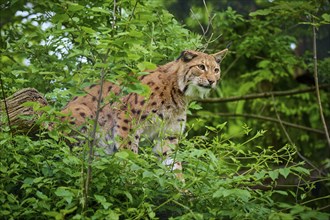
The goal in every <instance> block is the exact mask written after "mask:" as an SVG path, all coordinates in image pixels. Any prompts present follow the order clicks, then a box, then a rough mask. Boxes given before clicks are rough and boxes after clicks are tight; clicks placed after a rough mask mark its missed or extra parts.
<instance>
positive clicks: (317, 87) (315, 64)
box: [313, 25, 330, 148]
mask: <svg viewBox="0 0 330 220" xmlns="http://www.w3.org/2000/svg"><path fill="white" fill-rule="evenodd" d="M313 55H314V81H315V91H316V97H317V104H318V106H319V110H320V117H321V121H322V124H323V129H324V132H325V137H326V139H327V142H328V147H329V148H330V137H329V132H328V128H327V124H326V122H325V119H324V115H323V108H322V103H321V96H320V89H319V78H318V76H317V51H316V27H315V25H313Z"/></svg>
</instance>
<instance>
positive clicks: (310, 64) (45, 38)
mask: <svg viewBox="0 0 330 220" xmlns="http://www.w3.org/2000/svg"><path fill="white" fill-rule="evenodd" d="M0 5H1V12H0V14H1V15H0V16H1V20H0V26H1V40H0V45H1V58H0V63H1V68H0V76H1V79H0V83H1V94H0V99H1V100H5V99H6V98H8V97H10V95H12V94H13V93H15V92H17V91H19V90H21V89H23V88H35V89H37V90H38V91H39V92H40V93H41V94H43V95H44V97H45V99H46V100H47V102H48V105H47V106H41V105H40V104H38V103H35V102H29V103H25V104H24V105H25V106H29V107H31V108H33V111H35V112H36V113H38V114H36V115H35V120H36V125H34V128H38V129H37V132H34V133H33V132H32V130H33V131H35V129H32V128H29V129H27V130H26V131H24V132H20V133H18V132H14V131H15V126H11V125H10V123H9V122H8V118H7V114H6V107H5V105H4V103H3V102H2V104H1V118H0V119H1V128H0V201H1V202H0V219H36V218H37V219H50V218H51V219H320V220H323V219H324V220H326V219H329V218H330V214H329V213H330V205H329V204H330V174H329V171H330V139H329V128H330V57H329V51H330V28H329V26H330V3H329V1H327V0H292V1H282V0H245V1H231V0H221V1H218V0H191V1H185V0H134V1H131V0H95V1H88V0H71V1H68V0H48V1H34V0H32V1H27V0H15V1H7V0H4V1H1V3H0ZM226 47H229V50H230V52H229V53H228V54H227V56H226V58H225V59H224V60H223V62H222V63H221V69H222V76H221V78H222V79H221V82H220V83H219V85H218V86H217V88H216V89H215V90H214V91H212V93H211V94H210V97H208V98H207V99H204V100H196V101H195V102H192V103H191V104H190V105H189V115H188V125H187V128H186V132H185V133H184V134H183V135H182V137H181V140H180V143H179V147H178V148H177V149H176V154H175V155H176V158H175V159H176V160H178V161H182V162H183V164H184V169H183V175H184V178H185V181H184V182H182V181H180V180H178V179H177V178H175V177H174V176H175V175H174V173H173V172H171V171H169V169H168V167H166V166H164V165H163V164H162V163H161V162H160V161H159V160H158V159H157V157H156V156H155V155H154V154H153V153H152V144H153V143H152V142H149V141H148V140H145V141H144V142H143V143H142V144H141V145H140V149H141V152H140V153H139V154H138V155H137V154H134V153H132V152H130V151H127V150H123V151H119V152H117V153H115V154H113V155H105V154H104V152H102V149H94V150H95V151H97V153H98V154H99V156H98V157H91V155H89V149H90V148H91V147H93V146H92V145H91V144H88V143H90V142H88V141H86V144H84V146H82V147H76V148H71V147H70V146H72V145H73V144H74V143H75V139H73V138H72V137H70V136H68V135H66V134H67V133H68V131H69V130H70V129H72V128H71V127H70V125H69V124H66V123H64V122H63V123H61V122H59V120H58V118H59V117H60V116H61V113H60V110H61V109H62V108H63V107H64V106H65V105H66V104H67V103H68V101H69V100H70V99H72V97H74V96H77V95H83V94H84V92H83V88H85V87H86V86H89V85H91V84H93V83H96V82H99V81H100V79H101V80H103V78H104V79H106V80H110V81H113V82H116V81H121V82H123V90H124V93H126V94H127V93H129V92H136V93H138V94H145V93H146V88H145V87H144V86H142V85H141V84H139V83H138V82H137V80H136V79H137V77H138V76H140V75H143V74H145V72H144V71H145V70H146V69H152V68H155V66H156V65H161V64H164V63H167V62H169V61H172V60H174V59H176V58H177V57H178V56H179V55H180V53H181V51H183V50H186V49H192V50H199V51H204V52H207V53H213V52H216V51H220V50H222V49H224V48H226ZM123 95H125V94H123ZM118 98H119V97H118ZM27 119H29V118H27ZM54 122H55V123H57V124H58V126H57V127H56V128H55V129H52V130H47V129H44V128H45V127H47V126H48V125H49V124H51V123H54ZM84 138H86V140H90V138H89V137H84Z"/></svg>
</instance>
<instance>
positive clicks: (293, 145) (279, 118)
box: [272, 96, 322, 195]
mask: <svg viewBox="0 0 330 220" xmlns="http://www.w3.org/2000/svg"><path fill="white" fill-rule="evenodd" d="M272 99H273V106H274V109H275V114H276V117H277V120H278V122H279V124H280V125H281V128H282V130H283V132H284V134H285V136H286V137H287V139H288V141H289V143H290V144H291V146H292V147H294V148H295V150H296V152H297V155H298V156H299V157H300V158H301V159H302V160H303V161H305V162H306V163H308V164H309V165H310V166H311V167H313V168H314V169H315V170H317V171H318V172H319V174H322V171H321V170H320V169H318V168H317V167H316V166H315V165H314V164H313V163H312V162H311V161H309V160H308V159H307V158H306V157H304V156H303V155H302V154H301V153H300V152H299V149H298V148H297V146H296V145H295V143H294V142H293V141H292V139H291V137H290V135H289V133H288V132H287V131H286V129H285V127H284V123H283V121H282V120H281V117H280V115H279V114H278V112H277V108H276V104H275V99H274V96H272ZM299 185H300V180H299V183H298V186H297V192H298V188H299ZM296 195H297V193H296Z"/></svg>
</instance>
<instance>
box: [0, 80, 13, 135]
mask: <svg viewBox="0 0 330 220" xmlns="http://www.w3.org/2000/svg"><path fill="white" fill-rule="evenodd" d="M0 82H1V90H2V96H3V102H4V103H5V110H6V115H7V119H8V127H9V130H10V131H11V125H10V117H9V112H8V106H7V101H6V94H5V89H4V88H3V82H2V78H1V75H0Z"/></svg>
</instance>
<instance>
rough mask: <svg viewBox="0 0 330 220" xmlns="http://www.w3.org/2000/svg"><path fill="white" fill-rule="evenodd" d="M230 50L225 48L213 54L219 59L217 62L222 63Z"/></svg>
mask: <svg viewBox="0 0 330 220" xmlns="http://www.w3.org/2000/svg"><path fill="white" fill-rule="evenodd" d="M227 52H228V49H227V48H226V49H224V50H222V51H220V52H218V53H215V54H212V56H213V57H214V58H215V60H216V61H217V63H221V61H222V60H223V58H225V56H226V54H227Z"/></svg>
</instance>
